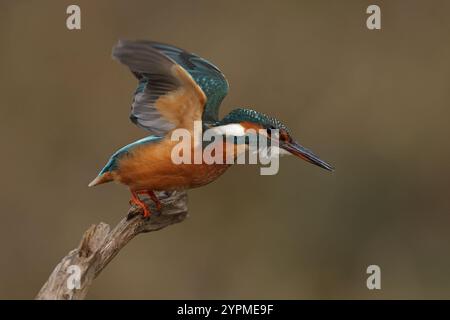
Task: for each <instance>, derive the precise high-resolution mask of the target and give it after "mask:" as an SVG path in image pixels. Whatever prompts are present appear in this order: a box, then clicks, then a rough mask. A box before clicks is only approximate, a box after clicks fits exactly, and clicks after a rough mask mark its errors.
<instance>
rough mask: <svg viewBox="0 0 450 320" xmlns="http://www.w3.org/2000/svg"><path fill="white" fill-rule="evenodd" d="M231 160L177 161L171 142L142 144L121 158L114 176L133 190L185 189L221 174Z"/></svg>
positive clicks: (197, 185)
mask: <svg viewBox="0 0 450 320" xmlns="http://www.w3.org/2000/svg"><path fill="white" fill-rule="evenodd" d="M229 167H230V165H229V164H205V163H202V164H183V163H182V164H175V163H174V162H173V161H172V159H171V144H169V143H167V145H166V146H164V145H163V146H160V147H159V149H156V147H153V146H149V147H143V148H141V149H140V150H138V151H137V152H135V153H134V154H132V155H130V156H129V157H125V158H124V159H123V160H121V161H120V162H119V166H118V169H117V171H116V172H115V175H114V176H115V180H116V181H119V182H121V183H123V184H125V185H127V186H129V187H130V189H131V190H166V191H170V190H182V189H189V188H196V187H200V186H203V185H206V184H208V183H210V182H212V181H214V180H216V179H217V178H218V177H219V176H221V175H222V174H223V173H224V172H225V171H226V169H228V168H229Z"/></svg>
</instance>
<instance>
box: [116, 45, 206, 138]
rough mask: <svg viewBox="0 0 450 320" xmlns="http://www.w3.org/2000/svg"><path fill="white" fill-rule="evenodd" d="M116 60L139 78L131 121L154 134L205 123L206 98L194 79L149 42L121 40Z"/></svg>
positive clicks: (117, 47) (162, 133)
mask: <svg viewBox="0 0 450 320" xmlns="http://www.w3.org/2000/svg"><path fill="white" fill-rule="evenodd" d="M113 57H114V58H115V59H117V60H118V61H120V62H121V63H123V64H124V65H126V66H128V68H129V69H130V70H131V72H133V74H134V75H135V76H136V78H138V80H139V85H138V88H137V89H136V92H135V93H134V97H133V103H132V105H131V115H130V119H131V121H132V122H133V123H135V124H136V125H138V126H139V127H142V128H144V129H146V130H148V131H150V132H151V133H152V134H154V135H158V136H161V135H164V134H165V133H167V132H168V131H170V130H172V129H175V128H178V127H185V128H190V127H192V126H193V123H194V121H199V120H202V112H203V110H204V106H205V102H206V100H207V97H206V95H205V93H204V92H203V90H202V89H201V88H200V86H199V85H198V84H197V83H196V82H195V80H194V79H193V78H192V76H191V75H190V74H189V73H188V72H187V71H186V70H185V69H184V68H183V66H181V65H179V64H178V63H177V62H176V61H174V60H173V59H171V58H170V57H169V56H168V55H166V54H164V52H162V51H160V50H157V49H156V48H153V47H152V46H151V45H149V44H148V42H147V41H127V40H122V41H119V42H118V43H117V45H116V46H115V47H114V48H113Z"/></svg>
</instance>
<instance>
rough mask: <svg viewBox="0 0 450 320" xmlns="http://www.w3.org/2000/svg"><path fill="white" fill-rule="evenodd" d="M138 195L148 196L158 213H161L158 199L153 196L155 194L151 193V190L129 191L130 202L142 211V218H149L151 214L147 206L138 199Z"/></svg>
mask: <svg viewBox="0 0 450 320" xmlns="http://www.w3.org/2000/svg"><path fill="white" fill-rule="evenodd" d="M139 194H146V195H148V196H149V197H150V199H152V200H153V202H154V203H155V204H156V208H157V209H158V211H161V209H162V205H161V202H160V201H159V199H158V197H157V196H156V195H155V193H154V192H153V191H151V190H141V191H131V200H130V202H131V203H132V204H135V205H136V206H138V207H139V208H141V209H142V211H143V215H144V218H147V217H150V215H151V214H152V212H151V211H150V209H149V208H148V206H147V205H146V204H145V202H144V201H142V200H141V199H140V198H139Z"/></svg>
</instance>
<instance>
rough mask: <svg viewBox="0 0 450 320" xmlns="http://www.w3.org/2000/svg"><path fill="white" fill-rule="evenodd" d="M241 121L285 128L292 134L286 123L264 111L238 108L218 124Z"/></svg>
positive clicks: (274, 127)
mask: <svg viewBox="0 0 450 320" xmlns="http://www.w3.org/2000/svg"><path fill="white" fill-rule="evenodd" d="M240 122H253V123H258V124H260V125H261V126H262V127H263V128H266V129H283V130H284V131H286V132H287V133H288V134H290V130H289V129H288V127H286V125H284V124H283V123H282V122H281V121H280V120H278V119H276V118H273V117H271V116H268V115H266V114H264V113H261V112H258V111H255V110H251V109H244V108H238V109H234V110H233V111H231V112H230V113H229V114H227V115H226V116H225V117H224V118H223V119H222V120H220V121H219V122H218V123H217V125H225V124H229V123H240Z"/></svg>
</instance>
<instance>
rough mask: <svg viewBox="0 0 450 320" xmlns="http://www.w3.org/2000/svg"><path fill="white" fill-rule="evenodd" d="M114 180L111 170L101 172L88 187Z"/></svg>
mask: <svg viewBox="0 0 450 320" xmlns="http://www.w3.org/2000/svg"><path fill="white" fill-rule="evenodd" d="M112 180H113V177H112V174H111V172H105V173H102V174H99V175H98V176H97V177H95V179H94V180H92V181H91V182H90V183H89V184H88V187H94V186H96V185H99V184H102V183H106V182H110V181H112Z"/></svg>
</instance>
